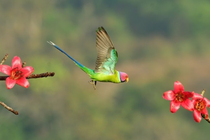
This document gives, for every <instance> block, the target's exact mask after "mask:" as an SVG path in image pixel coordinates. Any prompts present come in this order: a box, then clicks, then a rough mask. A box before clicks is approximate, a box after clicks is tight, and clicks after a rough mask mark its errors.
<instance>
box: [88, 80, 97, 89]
mask: <svg viewBox="0 0 210 140" xmlns="http://www.w3.org/2000/svg"><path fill="white" fill-rule="evenodd" d="M89 83H90V84H91V85H93V89H94V90H96V81H93V80H91V81H89Z"/></svg>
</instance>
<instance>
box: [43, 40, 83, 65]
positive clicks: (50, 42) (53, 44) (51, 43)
mask: <svg viewBox="0 0 210 140" xmlns="http://www.w3.org/2000/svg"><path fill="white" fill-rule="evenodd" d="M47 43H49V44H50V45H52V46H54V47H55V48H56V49H58V50H59V51H61V52H62V53H64V54H65V55H66V56H68V57H69V58H70V59H71V60H72V61H74V62H75V63H76V65H78V66H79V67H81V68H83V67H84V66H83V65H82V64H80V63H79V62H77V61H76V60H75V59H74V58H72V57H71V56H70V55H68V54H67V53H66V52H64V51H63V50H62V49H61V48H60V47H58V46H57V45H56V44H55V43H53V42H52V41H47Z"/></svg>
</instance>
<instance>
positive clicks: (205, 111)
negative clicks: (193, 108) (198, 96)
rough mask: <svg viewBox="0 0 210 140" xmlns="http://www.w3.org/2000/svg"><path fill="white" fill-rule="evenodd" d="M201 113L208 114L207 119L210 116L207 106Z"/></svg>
mask: <svg viewBox="0 0 210 140" xmlns="http://www.w3.org/2000/svg"><path fill="white" fill-rule="evenodd" d="M201 114H204V115H205V116H206V117H205V119H206V118H208V117H209V114H208V110H207V109H206V107H205V108H204V109H203V110H202V111H201Z"/></svg>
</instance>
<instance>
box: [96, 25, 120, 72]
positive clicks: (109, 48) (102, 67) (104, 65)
mask: <svg viewBox="0 0 210 140" xmlns="http://www.w3.org/2000/svg"><path fill="white" fill-rule="evenodd" d="M96 49H97V60H96V67H95V71H96V72H104V73H107V74H114V69H115V65H116V63H117V59H118V54H117V51H116V50H115V48H114V45H113V43H112V41H111V39H110V37H109V35H108V33H107V32H106V30H105V29H104V28H103V27H99V28H98V30H97V31H96Z"/></svg>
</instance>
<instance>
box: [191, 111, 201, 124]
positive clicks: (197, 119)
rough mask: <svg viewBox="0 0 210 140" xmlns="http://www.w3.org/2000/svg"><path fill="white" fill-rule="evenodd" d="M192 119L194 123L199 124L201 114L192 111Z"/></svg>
mask: <svg viewBox="0 0 210 140" xmlns="http://www.w3.org/2000/svg"><path fill="white" fill-rule="evenodd" d="M193 118H194V120H195V121H196V122H198V123H199V122H200V121H201V119H202V118H201V113H200V112H199V111H197V110H194V111H193Z"/></svg>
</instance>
